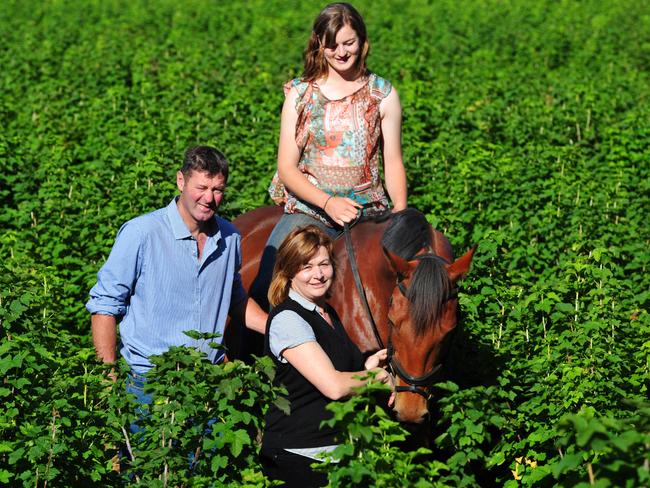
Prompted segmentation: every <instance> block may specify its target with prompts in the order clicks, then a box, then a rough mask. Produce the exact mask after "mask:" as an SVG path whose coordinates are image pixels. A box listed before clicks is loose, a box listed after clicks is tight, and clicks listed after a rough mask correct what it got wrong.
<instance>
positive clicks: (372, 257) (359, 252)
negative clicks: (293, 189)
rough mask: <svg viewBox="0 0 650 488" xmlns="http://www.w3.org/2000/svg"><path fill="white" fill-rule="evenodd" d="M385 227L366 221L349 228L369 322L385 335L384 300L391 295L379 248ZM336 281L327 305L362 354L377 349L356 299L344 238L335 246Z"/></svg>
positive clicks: (356, 293)
mask: <svg viewBox="0 0 650 488" xmlns="http://www.w3.org/2000/svg"><path fill="white" fill-rule="evenodd" d="M384 228H385V225H383V224H378V223H373V222H368V223H363V224H358V225H357V226H355V227H353V228H352V241H353V247H354V251H355V259H356V263H357V267H358V270H359V275H360V277H361V282H362V283H361V284H362V287H363V289H364V291H365V296H366V298H367V300H368V305H369V307H370V310H371V312H372V315H373V319H374V321H375V323H376V325H377V327H378V328H379V329H380V334H381V335H385V333H384V332H385V331H384V328H385V327H386V325H385V324H386V315H387V310H388V300H389V297H390V294H391V292H392V286H393V285H394V283H392V282H391V280H390V277H391V276H392V275H391V272H390V270H389V268H388V262H387V261H386V258H385V256H384V253H383V250H382V247H381V236H382V233H383V230H384ZM335 252H336V260H337V272H338V274H337V278H336V283H335V285H334V290H333V294H332V298H331V300H330V302H331V303H332V305H333V306H334V308H335V309H336V310H337V312H338V313H339V315H340V316H341V320H342V322H343V325H344V326H345V328H346V330H347V332H348V335H350V337H351V338H352V340H353V341H354V342H355V343H356V344H357V346H359V348H360V349H361V351H362V352H366V351H371V350H375V349H377V340H376V338H375V333H374V331H373V328H372V325H371V323H370V321H369V319H368V316H367V313H366V310H365V306H364V304H363V302H362V298H361V297H360V296H359V292H358V290H357V286H356V284H355V280H354V274H353V272H352V262H351V260H350V256H348V253H347V250H346V246H345V236H342V237H341V238H340V239H338V240H337V242H336V244H335Z"/></svg>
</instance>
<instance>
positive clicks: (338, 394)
mask: <svg viewBox="0 0 650 488" xmlns="http://www.w3.org/2000/svg"><path fill="white" fill-rule="evenodd" d="M282 355H283V356H284V357H285V359H286V360H287V361H289V363H291V365H292V366H293V367H294V368H296V369H297V370H298V371H299V372H300V374H302V375H303V376H304V377H305V378H306V379H307V380H308V381H309V382H310V383H311V384H312V385H314V386H315V387H316V388H317V389H318V391H320V392H321V393H322V394H323V395H325V396H326V397H327V398H329V399H330V400H338V399H340V398H343V397H345V396H348V395H351V394H352V393H353V391H352V389H353V388H356V387H359V386H363V385H365V384H366V383H368V381H369V380H359V379H355V378H354V377H355V376H361V377H363V376H366V375H367V374H368V371H372V372H373V373H376V376H375V379H376V380H377V381H380V382H382V383H388V384H389V385H391V384H392V382H391V378H390V375H389V373H388V372H387V371H385V370H384V369H382V368H377V367H375V368H372V369H370V370H368V371H357V372H343V371H337V370H336V369H335V368H334V365H333V364H332V361H330V358H329V357H328V356H327V354H325V351H323V349H322V348H321V347H320V345H319V344H318V343H317V342H314V341H310V342H305V343H303V344H300V345H299V346H296V347H292V348H288V349H285V350H284V351H283V352H282Z"/></svg>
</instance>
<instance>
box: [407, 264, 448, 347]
mask: <svg viewBox="0 0 650 488" xmlns="http://www.w3.org/2000/svg"><path fill="white" fill-rule="evenodd" d="M451 288H452V285H451V281H450V280H449V275H448V274H447V270H446V269H445V266H444V264H442V262H441V261H440V260H438V259H422V260H420V262H419V263H418V265H417V267H416V268H415V271H414V272H413V274H412V275H411V280H410V283H409V286H408V292H407V294H406V298H408V300H409V302H410V312H411V322H412V324H413V330H414V332H415V334H416V336H422V335H423V334H424V333H425V332H426V331H428V330H429V329H430V328H431V327H432V326H433V325H435V324H437V323H438V321H439V319H440V317H441V315H442V311H443V308H444V306H445V303H446V302H447V299H448V298H449V294H450V293H451Z"/></svg>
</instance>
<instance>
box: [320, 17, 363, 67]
mask: <svg viewBox="0 0 650 488" xmlns="http://www.w3.org/2000/svg"><path fill="white" fill-rule="evenodd" d="M359 50H360V46H359V36H357V33H356V32H355V30H354V29H353V28H352V27H350V26H349V25H344V26H343V27H341V29H340V30H339V31H338V32H337V33H336V39H335V43H334V45H331V46H327V45H326V46H324V54H325V60H326V61H327V64H328V65H329V67H330V69H334V70H336V71H337V72H339V73H346V72H348V71H350V70H351V69H352V68H354V66H355V64H356V62H357V59H358V57H359Z"/></svg>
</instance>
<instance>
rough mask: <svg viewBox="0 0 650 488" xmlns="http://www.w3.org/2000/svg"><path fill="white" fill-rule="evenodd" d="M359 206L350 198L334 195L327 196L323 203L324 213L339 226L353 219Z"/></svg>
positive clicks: (356, 215)
mask: <svg viewBox="0 0 650 488" xmlns="http://www.w3.org/2000/svg"><path fill="white" fill-rule="evenodd" d="M361 208H362V207H361V205H360V204H358V203H357V202H355V201H354V200H352V199H350V198H346V197H335V196H332V197H329V198H328V200H327V201H326V202H325V204H324V205H323V210H324V211H325V213H326V214H327V215H329V217H330V218H331V219H332V220H333V221H334V222H336V223H337V224H338V225H340V226H342V225H343V224H345V223H348V224H349V223H350V222H352V221H354V220H355V219H356V218H357V217H358V215H359V210H360V209H361Z"/></svg>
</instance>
